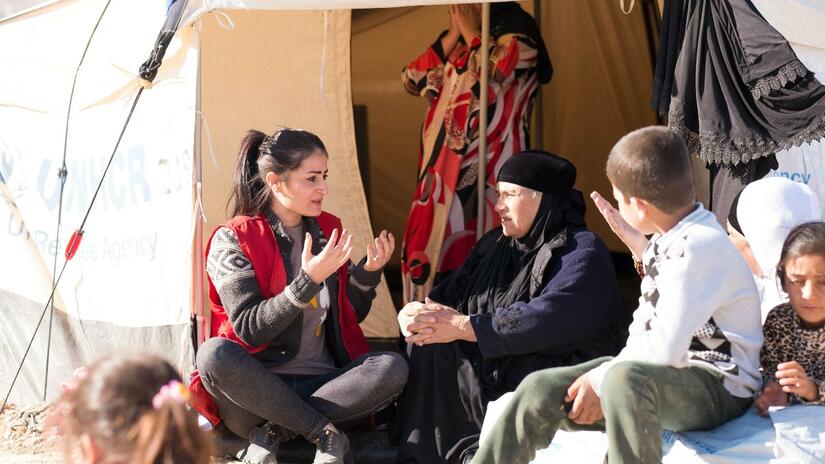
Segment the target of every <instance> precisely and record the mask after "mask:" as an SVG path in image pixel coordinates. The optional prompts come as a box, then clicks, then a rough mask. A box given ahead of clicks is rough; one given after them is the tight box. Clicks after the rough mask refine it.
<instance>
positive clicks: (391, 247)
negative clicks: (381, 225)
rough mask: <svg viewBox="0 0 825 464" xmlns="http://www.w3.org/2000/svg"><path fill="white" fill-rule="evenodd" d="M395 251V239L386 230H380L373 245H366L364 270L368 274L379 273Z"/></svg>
mask: <svg viewBox="0 0 825 464" xmlns="http://www.w3.org/2000/svg"><path fill="white" fill-rule="evenodd" d="M393 251H395V237H393V236H392V234H391V233H389V232H387V231H386V230H382V231H381V233H380V234H378V237H375V238H374V239H373V243H371V244H369V245H367V262H366V263H364V269H365V270H367V271H370V272H374V271H379V270H381V268H383V267H384V265H385V264H387V261H389V260H390V257H391V256H392V252H393Z"/></svg>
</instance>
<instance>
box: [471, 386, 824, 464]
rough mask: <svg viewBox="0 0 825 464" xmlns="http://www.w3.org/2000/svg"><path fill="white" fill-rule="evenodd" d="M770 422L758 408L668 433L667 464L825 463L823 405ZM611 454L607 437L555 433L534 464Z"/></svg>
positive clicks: (498, 407) (497, 404)
mask: <svg viewBox="0 0 825 464" xmlns="http://www.w3.org/2000/svg"><path fill="white" fill-rule="evenodd" d="M511 397H512V393H507V394H505V395H504V396H502V397H501V398H499V399H498V400H496V401H493V402H491V403H490V404H489V405H488V406H487V416H486V418H485V420H484V425H483V426H482V428H481V441H482V442H483V441H484V440H486V439H487V437H488V436H489V433H490V429H491V428H492V424H494V423H495V421H496V420H497V419H498V417H499V416H500V415H501V412H502V410H503V409H504V407H505V406H506V404H507V403H508V402H509V401H510V399H511ZM770 414H771V417H770V419H768V418H764V417H760V416H759V415H757V414H756V410H755V409H754V408H751V409H749V410H748V411H747V412H746V413H745V414H743V415H742V416H741V417H739V418H737V419H734V420H732V421H730V422H728V423H726V424H724V425H722V426H720V427H717V428H715V429H713V430H709V431H697V432H685V433H675V432H668V431H665V433H664V436H663V446H662V448H663V452H664V456H663V459H662V462H663V463H665V464H699V463H709V464H742V463H748V464H749V463H770V464H790V463H802V464H813V463H825V406H801V405H798V406H790V407H786V408H771V412H770ZM606 453H607V436H606V435H605V434H604V433H603V432H565V431H559V432H557V433H556V436H555V438H554V439H553V443H551V444H550V446H549V447H547V448H545V449H543V450H539V451H537V452H536V457H535V459H533V461H531V463H532V464H550V463H556V462H575V463H576V464H602V463H603V462H604V457H605V455H606Z"/></svg>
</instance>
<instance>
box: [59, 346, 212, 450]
mask: <svg viewBox="0 0 825 464" xmlns="http://www.w3.org/2000/svg"><path fill="white" fill-rule="evenodd" d="M79 372H81V373H82V375H79V376H77V375H76V379H75V383H72V384H71V385H70V387H69V388H65V392H64V394H63V396H62V398H61V399H60V401H59V402H58V404H57V407H56V411H58V413H59V415H57V416H56V419H57V425H58V426H59V429H60V431H61V432H63V433H65V434H66V435H67V437H68V440H66V442H67V443H68V444H69V446H70V448H69V449H67V455H68V456H69V457H70V458H69V462H76V463H80V464H184V463H186V464H201V463H202V464H208V463H209V462H210V459H211V454H212V453H211V452H210V451H211V448H212V445H211V441H210V440H209V437H208V436H207V435H206V434H205V433H204V432H203V431H201V429H200V428H199V427H198V423H197V419H196V416H195V414H194V413H193V412H192V411H189V410H188V407H187V405H186V399H187V398H188V396H189V391H188V390H187V389H186V387H185V386H184V385H183V384H182V383H181V378H180V376H179V375H178V373H177V371H176V370H175V369H174V368H173V367H172V366H171V365H170V364H169V363H168V362H166V361H164V360H163V359H161V358H159V357H157V356H154V355H148V354H124V355H116V356H108V357H105V358H102V359H100V360H99V361H97V362H96V363H95V364H94V365H92V366H91V367H90V368H89V369H88V370H86V369H84V370H82V371H79Z"/></svg>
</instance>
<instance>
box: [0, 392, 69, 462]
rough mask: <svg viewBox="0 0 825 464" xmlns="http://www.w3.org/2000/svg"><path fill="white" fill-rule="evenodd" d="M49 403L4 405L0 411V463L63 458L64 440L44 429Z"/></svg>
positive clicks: (61, 459) (52, 460) (62, 459)
mask: <svg viewBox="0 0 825 464" xmlns="http://www.w3.org/2000/svg"><path fill="white" fill-rule="evenodd" d="M48 407H49V405H48V403H38V404H34V405H31V406H28V407H17V406H15V405H8V406H6V410H5V411H3V413H2V414H0V463H2V464H41V463H52V462H64V461H65V459H64V458H63V444H62V442H61V440H60V438H58V437H54V436H51V435H50V434H48V433H47V431H46V416H47V414H48Z"/></svg>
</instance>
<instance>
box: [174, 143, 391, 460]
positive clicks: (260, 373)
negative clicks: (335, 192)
mask: <svg viewBox="0 0 825 464" xmlns="http://www.w3.org/2000/svg"><path fill="white" fill-rule="evenodd" d="M327 158H328V155H327V151H326V148H325V147H324V144H323V143H322V142H321V140H320V139H319V138H318V137H317V136H316V135H314V134H312V133H310V132H307V131H303V130H296V129H282V130H278V131H277V132H275V133H274V134H272V135H265V134H264V133H262V132H259V131H254V130H253V131H250V132H249V133H248V134H247V135H246V137H245V138H244V140H243V142H242V144H241V150H240V154H239V157H238V164H237V166H236V168H235V176H234V186H233V194H232V198H231V201H232V216H233V217H232V218H231V219H230V220H229V221H227V222H226V223H225V224H224V225H222V226H220V227H218V228H217V229H216V230H215V231H214V232H213V234H212V237H211V239H210V240H209V246H208V248H207V251H206V255H207V260H206V261H207V264H206V271H207V275H208V280H209V302H210V307H211V310H212V317H211V331H212V333H211V338H210V339H209V340H207V341H206V342H204V344H203V345H202V346H201V347H200V348H199V350H198V354H197V365H198V369H199V371H198V373H197V374H196V376H195V377H194V379H193V381H192V384H191V385H190V389H191V390H192V391H193V393H194V394H195V395H194V398H193V404H194V405H195V407H196V408H197V409H198V410H199V411H200V412H201V413H202V414H203V415H204V416H205V417H206V418H208V419H209V420H210V421H211V422H212V424H213V425H215V430H216V434H217V435H218V438H219V440H220V441H219V443H224V444H228V443H230V442H231V441H232V439H233V438H234V439H235V441H236V442H237V439H238V437H241V438H242V439H244V440H245V441H244V443H243V444H244V446H242V447H240V449H232V448H231V447H229V446H224V447H222V448H223V449H222V450H221V452H222V454H232V455H234V456H235V457H237V458H240V459H243V461H244V462H247V463H275V462H277V460H276V456H277V448H278V444H279V443H280V442H282V441H284V440H287V439H290V438H292V437H294V436H296V435H301V436H303V437H304V438H306V439H307V440H308V441H310V442H311V443H314V444H315V445H316V447H317V449H316V454H315V461H314V462H315V463H341V462H344V459H345V456H348V455H347V452H348V450H349V440H348V439H347V437H346V435H344V433H342V432H341V431H339V430H338V428H337V427H336V425H334V424H338V425H340V424H344V423H347V422H351V421H353V420H356V419H359V418H363V417H366V416H369V415H370V414H372V413H374V412H376V411H377V410H379V409H381V408H383V407H385V406H387V405H388V404H389V403H390V402H392V401H393V400H394V399H395V397H397V396H398V394H399V393H400V392H401V390H402V389H403V387H404V385H405V383H406V379H407V364H406V361H405V360H404V359H403V358H402V357H401V356H399V355H397V354H395V353H369V348H368V346H367V343H366V340H365V338H364V334H363V333H362V332H361V329H360V327H359V326H358V323H359V322H360V321H362V320H364V318H365V317H366V316H367V314H368V313H369V310H370V306H371V304H372V300H373V298H374V297H375V287H376V286H377V285H378V282H379V281H380V278H381V271H382V269H383V267H384V265H385V264H386V262H387V261H388V260H389V258H390V255H391V254H392V252H393V249H394V248H395V239H394V238H393V236H392V235H391V234H388V233H387V232H386V231H382V232H381V234H379V236H378V237H377V238H375V239H373V240H372V241H371V242H370V243H369V245H368V246H367V256H366V257H365V258H364V259H362V260H361V262H360V263H358V264H357V265H352V264H351V263H350V255H351V254H352V240H353V237H352V236H351V235H350V234H349V232H347V230H346V229H343V228H342V226H341V221H340V219H338V218H337V217H335V216H333V215H331V214H329V213H326V212H324V211H323V210H322V204H323V201H324V199H325V198H326V196H327V194H328V193H329V190H328V188H327V182H326V178H327ZM236 451H237V452H236Z"/></svg>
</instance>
